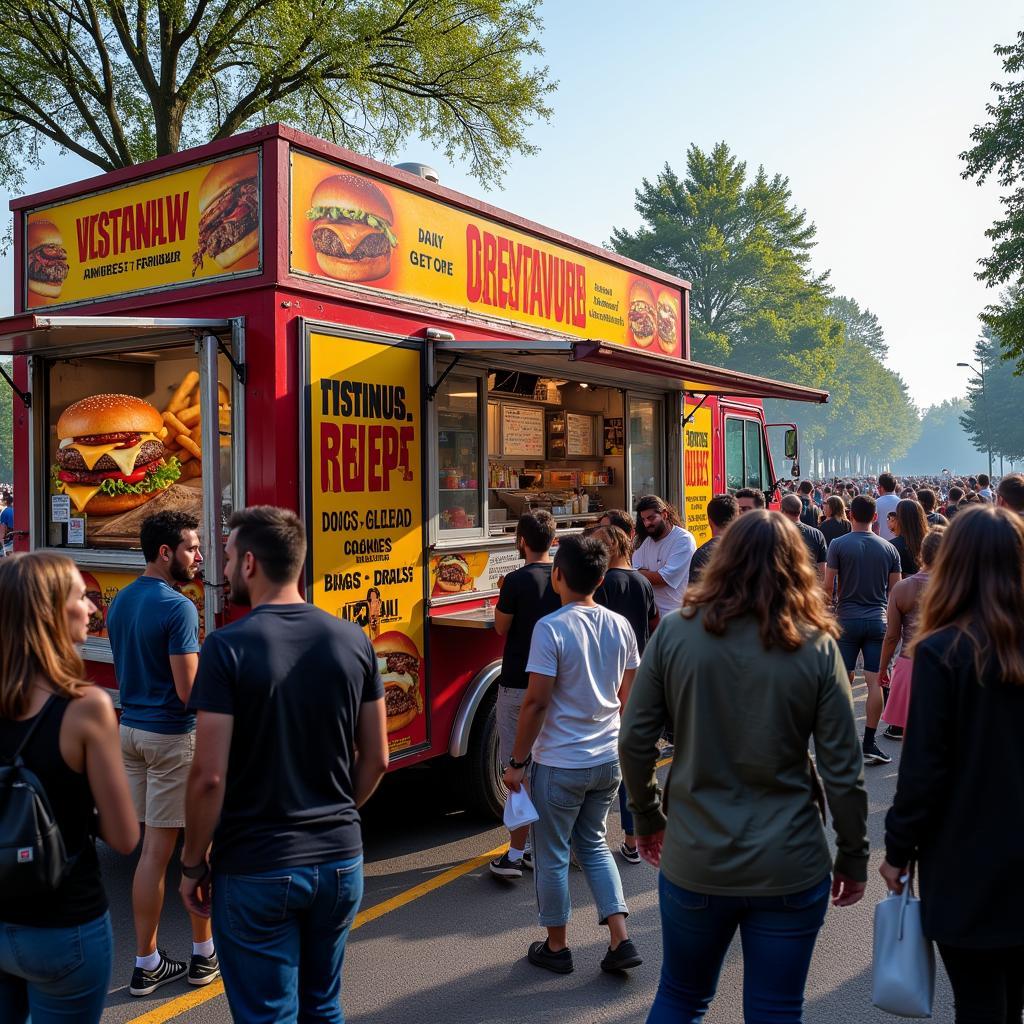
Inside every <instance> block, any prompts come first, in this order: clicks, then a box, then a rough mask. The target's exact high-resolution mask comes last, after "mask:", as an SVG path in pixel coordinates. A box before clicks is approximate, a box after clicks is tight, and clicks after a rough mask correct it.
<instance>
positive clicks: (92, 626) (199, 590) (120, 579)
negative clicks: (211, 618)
mask: <svg viewBox="0 0 1024 1024" xmlns="http://www.w3.org/2000/svg"><path fill="white" fill-rule="evenodd" d="M79 571H80V572H81V574H82V580H83V581H84V582H85V593H86V597H88V598H89V600H90V601H92V603H93V604H94V605H95V606H96V610H95V611H94V612H93V613H92V615H90V616H89V639H90V640H106V639H107V613H108V612H109V611H110V605H111V602H112V601H113V600H114V598H115V597H117V595H118V594H119V593H120V592H121V591H122V590H124V588H125V587H127V586H128V585H129V584H130V583H134V582H135V580H137V579H138V578H139V573H137V572H110V571H108V570H106V569H84V568H82V569H80V570H79ZM174 589H175V590H177V591H178V593H179V594H184V595H185V597H187V598H188V599H189V600H190V601H191V602H192V603H193V604H194V605H195V606H196V611H197V612H198V613H199V640H200V642H202V641H203V640H204V639H205V637H206V616H205V614H204V611H205V594H204V592H203V582H202V580H201V579H194V580H192V581H191V582H190V583H177V584H175V587H174Z"/></svg>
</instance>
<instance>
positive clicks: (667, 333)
mask: <svg viewBox="0 0 1024 1024" xmlns="http://www.w3.org/2000/svg"><path fill="white" fill-rule="evenodd" d="M678 336H679V296H678V295H676V294H673V293H672V292H670V291H666V290H665V289H662V290H661V291H660V292H658V345H659V346H660V348H661V351H662V352H664V353H666V354H667V355H672V354H673V353H674V352H675V350H676V338H677V337H678Z"/></svg>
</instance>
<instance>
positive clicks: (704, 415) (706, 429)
mask: <svg viewBox="0 0 1024 1024" xmlns="http://www.w3.org/2000/svg"><path fill="white" fill-rule="evenodd" d="M695 408H696V407H695V406H689V405H688V406H687V407H686V416H687V417H689V416H690V415H691V414H692V415H693V419H692V420H690V421H689V422H688V423H687V424H686V425H685V426H684V427H683V501H684V503H685V506H684V507H685V513H686V528H687V529H688V530H689V531H690V533H692V534H693V535H694V537H695V538H696V539H697V544H698V546H699V545H701V544H703V543H704V542H705V541H708V540H711V526H710V524H709V523H708V502H709V501H710V500H711V497H712V488H713V486H714V485H713V483H712V479H711V442H712V437H711V410H710V409H708V408H707V407H705V408H703V409H696V411H694V410H695Z"/></svg>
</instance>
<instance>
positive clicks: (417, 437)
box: [303, 333, 428, 755]
mask: <svg viewBox="0 0 1024 1024" xmlns="http://www.w3.org/2000/svg"><path fill="white" fill-rule="evenodd" d="M306 345H307V349H306V364H307V373H308V377H307V379H306V382H305V384H306V390H307V397H306V411H305V415H306V427H307V437H308V442H307V443H306V445H305V452H304V456H303V457H304V459H305V488H306V508H307V517H308V524H307V528H308V534H309V554H308V572H309V578H308V583H307V587H306V594H307V597H308V599H309V600H311V601H312V602H313V603H314V604H315V605H316V606H317V607H318V608H322V609H323V610H324V611H326V612H328V613H329V614H331V615H333V616H335V617H337V618H339V619H345V620H347V621H349V622H354V623H355V624H356V625H358V626H359V627H360V628H361V629H362V630H363V631H364V633H365V634H366V635H367V637H369V639H370V642H371V643H372V644H373V649H374V651H375V653H376V656H377V664H378V667H379V669H380V673H381V678H382V680H383V682H384V703H385V708H386V711H387V732H388V748H389V750H390V752H391V754H392V755H399V754H402V753H404V752H408V751H413V750H417V749H419V748H421V747H422V746H424V745H425V744H426V743H427V740H428V734H427V728H428V715H427V678H426V664H425V651H424V642H425V629H424V597H425V595H424V590H425V578H424V577H425V565H424V554H423V525H424V524H423V467H422V456H421V446H422V444H423V432H422V431H423V407H422V398H421V395H422V387H421V379H420V352H419V350H418V349H416V348H410V347H405V346H402V345H392V344H387V343H382V342H371V341H356V340H355V339H351V338H339V337H334V336H330V335H326V334H319V333H311V334H310V335H309V337H308V339H307V341H306Z"/></svg>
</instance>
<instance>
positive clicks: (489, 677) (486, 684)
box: [448, 661, 501, 757]
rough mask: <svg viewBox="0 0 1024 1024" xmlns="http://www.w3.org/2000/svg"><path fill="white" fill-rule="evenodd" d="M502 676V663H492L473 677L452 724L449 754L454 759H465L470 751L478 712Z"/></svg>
mask: <svg viewBox="0 0 1024 1024" xmlns="http://www.w3.org/2000/svg"><path fill="white" fill-rule="evenodd" d="M500 676H501V662H500V661H492V662H491V663H490V664H489V665H485V666H484V668H482V669H481V670H480V671H479V672H477V674H476V675H475V676H474V677H473V680H472V682H470V684H469V686H467V687H466V692H465V693H464V694H463V695H462V701H461V703H460V704H459V710H458V712H457V713H456V715H455V721H454V722H453V723H452V735H451V739H449V741H448V753H449V754H450V755H451V756H452V757H465V756H466V753H467V752H468V750H469V737H470V734H471V733H472V732H473V723H474V722H475V721H476V715H477V712H478V711H479V710H480V707H481V705H482V704H483V703H484V700H485V699H486V697H487V694H488V693H490V692H491V690H493V689H494V688H496V687H497V685H498V678H499V677H500Z"/></svg>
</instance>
